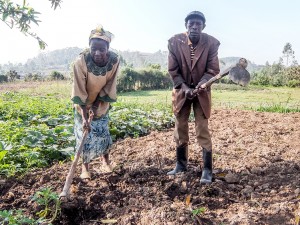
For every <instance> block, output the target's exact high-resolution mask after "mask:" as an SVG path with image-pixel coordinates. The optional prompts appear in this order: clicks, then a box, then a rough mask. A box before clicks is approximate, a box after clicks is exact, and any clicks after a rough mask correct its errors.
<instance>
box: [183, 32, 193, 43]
mask: <svg viewBox="0 0 300 225" xmlns="http://www.w3.org/2000/svg"><path fill="white" fill-rule="evenodd" d="M185 35H186V37H187V39H188V45H189V46H191V45H192V44H193V43H192V42H191V40H190V38H189V36H188V33H187V32H185Z"/></svg>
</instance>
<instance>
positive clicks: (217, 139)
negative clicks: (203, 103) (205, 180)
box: [0, 110, 300, 225]
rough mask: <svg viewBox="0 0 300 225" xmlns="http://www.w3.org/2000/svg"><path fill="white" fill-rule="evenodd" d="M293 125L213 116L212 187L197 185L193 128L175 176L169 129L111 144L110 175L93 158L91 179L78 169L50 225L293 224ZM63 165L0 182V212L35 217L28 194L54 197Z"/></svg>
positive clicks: (251, 116) (299, 144)
mask: <svg viewBox="0 0 300 225" xmlns="http://www.w3.org/2000/svg"><path fill="white" fill-rule="evenodd" d="M299 126H300V113H294V114H293V113H291V114H277V113H259V112H251V111H240V110H214V111H213V114H212V118H211V119H210V129H211V131H212V137H213V144H214V149H213V150H214V155H213V161H214V182H213V183H212V184H211V185H200V183H199V177H200V175H201V166H200V165H201V164H202V157H201V149H200V148H199V147H198V145H197V144H196V141H195V132H194V124H193V123H191V124H190V144H189V164H188V172H186V173H184V174H179V175H177V176H175V177H174V176H168V175H166V173H167V171H169V170H171V169H172V168H173V167H174V165H175V144H174V142H173V129H170V130H166V131H162V132H152V133H151V134H150V135H148V136H145V137H141V138H138V139H130V138H128V139H125V140H121V141H118V142H116V143H115V145H114V147H113V149H112V150H111V153H112V154H111V155H112V157H111V158H112V160H113V162H114V164H116V165H117V166H116V168H115V170H114V172H112V173H103V172H101V171H100V169H101V163H100V160H95V161H94V162H93V163H92V169H91V171H92V180H91V181H89V182H83V181H81V179H80V178H79V173H80V166H78V168H77V171H76V176H75V178H74V180H73V184H72V186H71V195H70V198H69V199H64V201H63V202H62V205H61V213H60V215H59V217H58V218H57V220H56V221H55V223H54V224H104V222H107V223H109V222H111V223H112V222H113V221H117V222H115V224H141V225H150V224H153V225H154V224H155V225H160V224H162V225H165V224H166V225H177V224H216V225H221V224H223V225H225V224H232V225H233V224H272V225H273V224H296V222H297V221H296V220H297V218H298V216H299V214H300V212H299V211H300V207H299V206H300V128H299ZM70 165H71V163H66V164H56V165H54V166H52V167H51V168H48V169H46V170H40V171H36V172H33V173H31V174H28V175H26V176H25V177H23V178H22V179H9V180H6V181H2V183H1V184H0V185H1V186H0V194H1V196H0V200H1V201H0V209H1V210H3V209H17V208H24V209H25V210H26V213H28V214H30V215H35V213H36V212H37V211H38V209H37V207H36V205H35V204H34V203H33V202H32V201H31V197H32V196H33V194H34V193H35V192H36V191H38V190H40V189H41V188H42V187H51V188H52V190H54V191H56V192H57V193H60V192H61V190H62V187H63V185H64V181H65V177H66V175H67V173H68V170H69V167H70ZM197 209H198V212H197ZM105 219H106V221H103V220H105ZM107 219H110V220H107ZM101 221H102V222H101Z"/></svg>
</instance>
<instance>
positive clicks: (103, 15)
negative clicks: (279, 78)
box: [0, 0, 300, 64]
mask: <svg viewBox="0 0 300 225" xmlns="http://www.w3.org/2000/svg"><path fill="white" fill-rule="evenodd" d="M14 2H18V3H19V4H22V2H23V0H14ZM27 3H28V4H29V5H30V6H32V7H33V8H34V9H35V10H36V11H38V12H40V13H41V14H40V15H39V19H40V20H41V22H40V24H39V26H35V25H33V26H32V31H33V32H35V33H37V34H38V36H40V37H41V38H42V39H43V40H44V41H45V42H46V43H47V45H48V46H47V48H46V50H43V51H42V50H40V49H39V46H38V43H37V41H36V40H35V39H33V38H32V37H30V36H25V35H24V34H22V33H21V32H20V31H18V29H15V28H14V29H10V28H9V27H8V26H7V25H6V24H4V23H3V22H2V21H0V64H3V63H8V62H11V63H25V62H26V60H27V59H29V58H32V57H35V56H37V55H38V54H39V53H40V52H47V51H52V50H55V49H61V48H66V47H80V48H85V47H88V37H89V34H90V31H91V30H92V29H95V28H96V26H97V25H98V24H101V25H102V26H103V28H104V29H106V30H109V31H110V32H112V33H113V34H114V35H115V38H114V40H113V41H112V42H111V48H114V49H116V50H122V51H124V50H129V51H140V52H149V53H153V52H157V51H158V50H162V51H166V50H167V40H168V39H169V38H170V37H172V36H173V35H174V34H177V33H182V32H185V31H186V28H185V24H184V18H185V17H186V15H187V14H188V13H189V12H191V11H194V10H197V11H201V12H203V13H204V15H205V17H206V27H205V29H204V30H203V32H204V33H207V34H210V35H212V36H214V37H215V38H217V39H218V40H219V41H220V42H221V45H220V47H219V57H220V58H222V57H232V56H235V57H244V58H246V59H248V60H250V61H251V62H253V63H256V64H265V63H266V62H267V61H268V62H269V63H273V62H277V61H278V59H279V57H281V56H282V51H283V47H284V45H285V44H286V43H287V42H289V43H291V44H292V49H293V50H294V51H295V57H296V60H298V62H299V61H300V28H299V21H300V13H299V9H300V1H299V0H288V1H282V0H272V1H271V0H244V1H240V0H226V1H225V0H106V1H104V0H63V2H62V4H61V7H60V8H57V9H56V10H53V9H52V8H51V3H50V2H49V1H48V0H27ZM297 27H298V28H297Z"/></svg>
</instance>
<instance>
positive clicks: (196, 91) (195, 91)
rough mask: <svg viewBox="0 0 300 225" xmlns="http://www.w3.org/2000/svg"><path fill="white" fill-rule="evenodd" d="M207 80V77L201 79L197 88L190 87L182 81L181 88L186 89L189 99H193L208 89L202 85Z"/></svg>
mask: <svg viewBox="0 0 300 225" xmlns="http://www.w3.org/2000/svg"><path fill="white" fill-rule="evenodd" d="M206 82H207V80H206V79H203V80H201V81H200V82H199V83H198V84H197V86H196V88H195V89H193V88H190V87H188V86H187V85H186V84H185V83H182V85H181V89H182V90H183V91H184V93H185V96H186V98H187V99H190V100H191V99H193V98H194V97H195V96H196V95H199V94H200V93H201V92H202V91H205V90H206V87H204V88H203V87H202V85H203V84H205V83H206Z"/></svg>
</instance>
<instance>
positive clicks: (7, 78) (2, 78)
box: [0, 70, 66, 83]
mask: <svg viewBox="0 0 300 225" xmlns="http://www.w3.org/2000/svg"><path fill="white" fill-rule="evenodd" d="M65 79H66V77H65V76H64V75H63V74H62V73H61V72H58V71H52V72H51V73H50V74H49V75H48V76H42V75H41V74H40V73H27V74H25V75H24V77H21V75H20V74H18V72H17V71H16V70H9V71H8V72H6V73H5V74H0V83H6V82H14V81H16V80H24V81H25V82H29V81H51V80H65Z"/></svg>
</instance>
